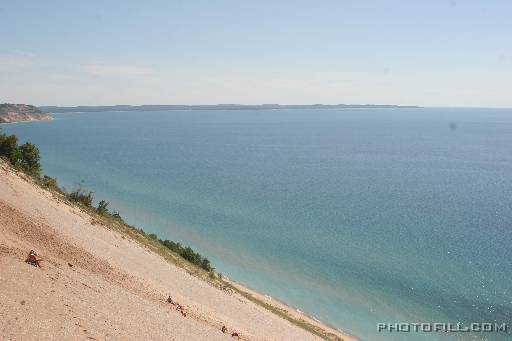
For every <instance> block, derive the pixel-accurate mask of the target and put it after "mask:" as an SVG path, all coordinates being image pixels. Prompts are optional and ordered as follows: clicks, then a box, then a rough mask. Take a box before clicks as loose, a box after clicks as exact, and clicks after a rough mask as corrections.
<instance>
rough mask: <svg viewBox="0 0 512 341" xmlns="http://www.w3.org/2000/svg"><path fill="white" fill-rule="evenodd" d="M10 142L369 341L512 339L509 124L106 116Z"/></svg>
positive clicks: (346, 117)
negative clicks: (32, 146) (395, 328)
mask: <svg viewBox="0 0 512 341" xmlns="http://www.w3.org/2000/svg"><path fill="white" fill-rule="evenodd" d="M451 122H454V123H455V125H452V127H450V123H451ZM3 127H4V130H5V131H6V132H8V133H16V134H18V135H19V136H20V137H21V139H22V140H30V141H33V142H34V143H36V144H37V145H38V146H39V147H40V149H41V152H42V157H43V162H42V163H43V168H44V171H45V172H46V173H48V174H50V175H53V176H56V177H57V178H58V180H59V182H60V183H61V184H64V185H65V186H66V187H67V188H72V187H74V186H75V184H76V183H78V182H82V183H83V184H84V186H85V187H86V188H89V189H91V190H93V191H94V192H95V195H96V197H97V198H105V199H106V200H108V201H109V202H110V205H111V208H113V209H116V210H119V211H120V213H121V215H122V216H123V217H125V219H126V220H127V221H128V222H130V223H133V224H136V225H138V226H141V227H143V228H144V229H145V230H147V231H150V232H155V233H157V234H159V235H160V236H161V237H163V238H169V239H174V240H178V241H182V242H184V243H186V244H190V245H191V246H192V247H193V248H194V249H197V250H198V251H199V252H200V253H202V254H204V255H207V256H208V258H210V259H211V260H212V262H213V263H214V265H215V266H216V267H217V269H218V270H219V271H220V272H222V273H223V274H225V275H227V276H228V277H230V278H233V279H235V280H237V281H239V282H241V283H244V284H246V285H248V286H249V287H252V288H254V289H256V290H259V291H261V292H265V293H268V294H269V295H271V296H273V297H276V298H279V299H281V300H283V301H285V302H287V303H289V304H290V305H292V306H294V307H297V308H298V309H300V310H302V311H305V312H308V313H310V314H312V315H314V316H315V317H316V318H318V319H320V320H321V321H324V322H327V323H330V324H332V325H334V326H337V327H339V328H341V329H344V330H347V331H348V332H350V333H353V334H355V335H357V336H360V337H362V338H363V339H365V340H435V339H438V340H445V339H472V340H474V338H473V336H476V339H477V340H478V339H485V338H487V339H489V340H501V339H503V340H504V339H510V335H504V334H498V333H492V334H489V333H480V334H476V335H471V336H470V335H465V334H456V335H455V334H452V335H451V337H448V336H447V335H446V334H439V333H437V334H435V333H413V334H410V333H409V334H405V333H404V334H397V333H392V334H390V333H377V329H376V324H377V323H378V322H408V321H409V322H452V323H456V322H458V321H462V322H466V323H468V322H494V321H498V322H508V323H512V247H511V245H512V243H511V242H512V149H511V146H512V110H504V109H399V110H397V109H354V110H349V109H345V110H274V111H271V110H269V111H265V110H257V111H249V110H247V111H171V112H101V113H87V114H76V113H75V114H59V115H55V120H54V121H51V122H34V123H22V124H13V125H4V126H3ZM511 327H512V326H511Z"/></svg>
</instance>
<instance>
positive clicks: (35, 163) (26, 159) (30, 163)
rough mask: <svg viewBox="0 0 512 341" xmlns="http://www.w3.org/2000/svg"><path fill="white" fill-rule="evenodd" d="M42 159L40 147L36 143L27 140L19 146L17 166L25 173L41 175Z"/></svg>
mask: <svg viewBox="0 0 512 341" xmlns="http://www.w3.org/2000/svg"><path fill="white" fill-rule="evenodd" d="M40 160H41V157H40V155H39V149H38V148H37V147H36V146H35V145H34V144H32V143H29V142H27V143H25V144H22V145H21V146H19V148H18V160H17V162H16V166H17V167H19V168H20V169H21V170H23V171H24V172H25V173H27V174H30V175H32V176H36V177H39V176H40V175H41V164H40V163H39V161H40Z"/></svg>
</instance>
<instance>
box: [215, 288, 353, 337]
mask: <svg viewBox="0 0 512 341" xmlns="http://www.w3.org/2000/svg"><path fill="white" fill-rule="evenodd" d="M224 280H226V281H227V282H229V283H230V284H231V285H233V286H234V287H236V288H239V289H240V290H242V291H245V292H247V293H249V294H251V295H254V296H255V297H256V298H257V299H258V300H261V301H263V302H265V303H266V304H269V305H271V306H274V307H275V308H277V309H282V310H284V311H286V313H287V314H290V315H291V316H292V317H294V318H297V319H303V320H305V321H307V322H308V323H311V324H313V325H315V326H317V327H319V328H322V329H323V330H326V331H328V332H330V333H332V334H334V335H336V336H338V337H340V338H342V339H343V340H345V341H359V340H360V339H358V338H357V337H356V336H355V335H351V334H349V333H347V332H346V331H344V330H342V329H339V328H337V327H336V326H333V325H330V324H329V323H326V322H323V321H321V320H319V319H317V318H316V317H315V316H314V315H312V314H310V313H308V312H304V311H302V310H300V309H299V308H296V307H293V306H292V305H290V304H288V303H286V302H284V301H282V300H280V299H279V298H275V297H273V296H271V295H269V294H266V293H262V292H259V291H256V290H254V289H252V288H250V287H249V286H247V285H244V284H241V283H238V282H237V281H236V280H233V279H231V278H225V279H224Z"/></svg>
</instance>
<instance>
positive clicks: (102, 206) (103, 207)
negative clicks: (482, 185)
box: [96, 200, 108, 215]
mask: <svg viewBox="0 0 512 341" xmlns="http://www.w3.org/2000/svg"><path fill="white" fill-rule="evenodd" d="M107 206H108V202H106V201H105V200H102V201H100V202H99V203H98V208H97V209H96V211H97V212H98V214H100V215H106V214H108V208H107Z"/></svg>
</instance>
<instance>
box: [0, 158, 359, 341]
mask: <svg viewBox="0 0 512 341" xmlns="http://www.w3.org/2000/svg"><path fill="white" fill-rule="evenodd" d="M29 250H35V251H36V252H37V253H38V255H39V257H41V258H42V259H43V262H42V268H37V267H33V266H30V265H29V264H26V263H25V262H24V260H25V257H26V256H27V254H28V251H29ZM235 285H236V287H237V288H238V290H241V291H245V292H246V293H249V294H251V295H255V296H258V297H260V298H264V299H266V303H267V304H271V305H272V306H273V307H274V308H275V309H279V310H281V311H284V312H285V313H287V314H288V313H289V314H290V316H292V317H293V318H296V319H303V320H305V321H309V322H311V323H314V324H315V325H316V326H318V327H319V328H322V329H324V330H325V331H326V332H327V334H331V338H332V339H337V338H338V339H343V340H355V338H353V337H349V336H348V335H344V334H342V333H340V332H339V331H337V330H335V329H331V328H329V327H326V326H323V325H321V324H320V323H318V322H316V321H314V320H313V319H311V318H308V317H307V316H306V315H303V314H300V313H298V312H297V311H295V310H294V309H292V308H290V307H287V306H286V305H284V304H281V303H279V302H277V301H275V300H271V299H269V298H265V295H262V294H258V293H256V292H254V291H250V290H249V289H247V288H244V287H243V286H241V285H239V284H235ZM168 297H171V298H172V300H173V302H178V303H179V304H180V305H181V306H182V307H183V308H184V309H183V311H184V312H185V314H182V313H181V312H180V311H178V310H176V309H175V306H174V305H172V304H170V303H169V302H167V298H168ZM184 315H186V316H184ZM222 326H226V327H227V332H226V333H223V332H222V331H221V328H222ZM234 332H236V333H238V334H239V335H240V336H241V339H242V340H319V339H320V338H319V337H318V336H317V335H313V334H312V333H309V332H307V331H306V330H304V329H301V328H299V327H298V326H297V325H295V324H292V323H290V322H289V321H287V320H285V319H283V318H281V317H279V316H277V315H276V314H274V313H272V312H270V311H269V310H267V309H265V308H263V307H262V306H261V305H257V304H255V303H253V302H252V301H250V300H248V299H247V298H246V297H245V296H243V295H240V294H239V293H237V292H235V293H234V294H232V295H228V294H226V293H225V292H223V291H221V290H219V289H218V288H216V287H214V286H212V285H210V284H209V283H208V282H207V281H205V280H203V279H200V278H198V277H196V276H193V275H191V274H190V273H189V272H187V271H185V270H184V269H182V268H180V267H177V266H175V265H174V264H171V263H169V262H168V261H167V260H166V259H164V258H162V257H161V256H160V255H158V254H157V253H155V252H152V251H151V250H150V249H149V248H148V247H146V246H144V245H142V244H141V243H140V242H138V241H136V240H133V239H131V238H130V237H129V236H127V235H124V234H122V233H120V232H118V231H114V230H112V229H110V228H108V227H107V226H105V225H103V224H102V223H101V222H99V221H98V220H96V219H94V217H92V216H91V215H89V213H87V212H85V211H83V210H82V209H80V208H79V207H76V206H74V205H71V204H70V203H69V202H67V201H65V200H63V199H62V198H60V197H59V196H58V195H57V194H56V193H52V192H49V191H47V190H45V189H42V188H41V187H39V186H37V185H36V184H34V183H33V182H32V180H31V179H30V178H28V177H27V176H26V175H24V174H22V173H19V172H17V171H15V170H13V169H12V168H11V167H10V166H8V165H7V164H6V163H5V162H4V161H0V334H1V335H2V337H3V339H6V340H10V339H23V340H44V339H46V340H48V339H60V340H71V339H79V338H81V339H90V340H105V339H124V340H140V339H153V340H163V339H173V340H182V339H193V340H206V339H208V340H222V339H224V340H226V339H232V337H231V334H232V333H234ZM327 334H326V335H327Z"/></svg>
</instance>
